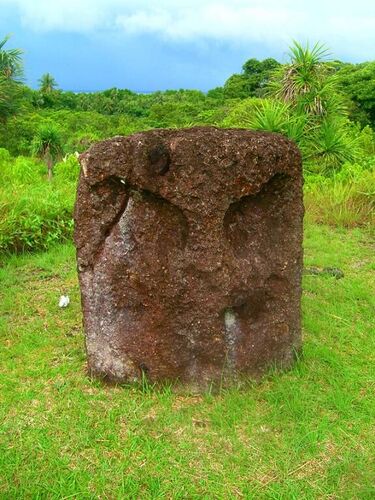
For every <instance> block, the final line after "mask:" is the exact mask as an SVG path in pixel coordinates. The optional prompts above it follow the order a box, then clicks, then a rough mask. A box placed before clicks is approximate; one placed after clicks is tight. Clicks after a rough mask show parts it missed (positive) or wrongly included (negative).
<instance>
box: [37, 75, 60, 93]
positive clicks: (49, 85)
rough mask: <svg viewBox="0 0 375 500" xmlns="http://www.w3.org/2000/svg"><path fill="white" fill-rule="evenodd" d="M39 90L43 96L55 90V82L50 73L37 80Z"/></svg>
mask: <svg viewBox="0 0 375 500" xmlns="http://www.w3.org/2000/svg"><path fill="white" fill-rule="evenodd" d="M38 83H39V90H40V91H41V92H42V93H43V94H50V93H51V92H53V91H54V90H56V88H57V82H56V80H55V79H54V77H53V76H52V75H51V73H44V75H42V76H41V77H40V78H39V80H38Z"/></svg>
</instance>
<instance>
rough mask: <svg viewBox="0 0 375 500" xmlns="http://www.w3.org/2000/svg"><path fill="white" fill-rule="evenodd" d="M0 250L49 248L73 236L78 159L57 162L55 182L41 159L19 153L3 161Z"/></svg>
mask: <svg viewBox="0 0 375 500" xmlns="http://www.w3.org/2000/svg"><path fill="white" fill-rule="evenodd" d="M0 172H1V174H2V179H3V183H2V185H1V187H0V200H1V201H0V252H2V253H4V252H23V251H25V250H40V249H46V248H48V247H49V246H50V245H51V244H52V243H55V242H61V241H65V240H67V239H70V238H71V236H72V230H73V219H72V211H73V204H74V199H75V186H76V179H77V173H78V164H77V160H76V159H75V158H74V157H73V158H71V157H70V158H68V161H67V162H66V163H63V162H62V163H61V164H58V165H57V173H56V177H55V178H54V179H53V181H52V182H48V181H47V178H46V172H45V166H44V165H43V163H42V162H40V161H37V160H33V159H30V158H23V157H19V158H17V159H15V160H11V161H9V160H8V161H4V160H1V161H0Z"/></svg>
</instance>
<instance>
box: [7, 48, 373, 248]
mask: <svg viewBox="0 0 375 500" xmlns="http://www.w3.org/2000/svg"><path fill="white" fill-rule="evenodd" d="M6 42H7V38H5V39H4V40H3V41H2V42H1V43H0V73H1V75H2V76H1V79H0V117H1V119H2V122H3V126H2V127H1V129H0V148H3V149H0V171H1V173H2V178H3V182H2V184H1V186H0V194H1V202H0V216H1V218H0V229H1V231H0V252H9V251H23V250H26V249H27V250H33V249H34V250H35V249H38V248H47V247H48V246H49V244H50V243H52V242H56V241H64V240H65V239H66V238H69V237H70V235H71V231H72V218H71V214H72V209H73V202H74V193H75V183H76V178H77V173H78V166H77V161H76V159H75V156H74V154H77V153H79V152H82V151H84V150H86V149H87V148H88V147H89V146H90V145H91V144H92V143H93V142H95V141H98V140H101V139H104V138H108V137H111V136H114V135H128V134H130V133H133V132H136V131H140V130H147V129H150V128H155V127H189V126H193V125H216V126H218V127H241V128H251V129H258V130H269V131H273V132H278V133H282V134H284V135H286V136H288V137H289V138H291V139H293V140H295V141H296V142H297V144H298V145H299V147H300V149H301V152H302V155H303V160H304V169H305V181H306V182H305V193H306V196H305V201H306V206H307V217H309V218H310V219H311V220H315V221H317V222H324V223H327V224H333V225H337V224H338V225H344V226H349V227H351V226H354V225H362V226H363V225H364V226H370V225H371V223H372V222H373V213H374V198H375V133H374V130H373V128H372V127H373V125H374V103H375V83H374V82H375V78H374V75H375V73H374V71H375V69H374V68H375V66H374V64H375V63H372V62H370V63H362V64H359V65H353V64H344V63H341V62H337V61H333V62H332V61H329V60H328V59H327V57H328V54H327V51H326V49H325V48H324V47H323V46H321V45H319V44H316V45H315V46H313V47H312V48H309V47H308V46H306V47H304V46H301V45H300V44H298V43H296V42H295V43H294V44H293V45H292V47H291V52H290V60H289V62H288V63H287V64H280V63H278V62H277V61H275V60H274V59H265V60H264V61H258V60H256V59H249V60H248V61H246V62H245V63H244V65H243V71H242V73H239V74H235V75H233V76H231V77H230V78H229V79H228V80H227V81H226V82H225V84H224V85H223V87H218V88H216V89H213V90H211V91H209V92H207V94H204V93H203V92H200V91H197V90H176V91H173V90H170V91H165V92H154V93H152V94H137V93H134V92H131V91H130V90H121V89H109V90H107V91H104V92H95V93H73V92H65V91H62V90H59V89H58V84H57V82H56V81H55V79H54V78H53V76H52V75H50V74H49V73H46V74H44V75H42V76H41V78H40V80H39V84H40V88H39V89H38V90H32V89H30V88H28V87H27V86H25V85H23V84H22V75H23V73H22V58H21V54H22V53H21V51H20V50H17V49H12V50H9V51H8V50H6ZM63 158H64V161H63ZM56 162H59V163H57V164H56ZM53 172H54V173H55V175H53ZM47 173H48V176H47ZM47 177H48V179H49V180H50V181H51V182H46V178H47Z"/></svg>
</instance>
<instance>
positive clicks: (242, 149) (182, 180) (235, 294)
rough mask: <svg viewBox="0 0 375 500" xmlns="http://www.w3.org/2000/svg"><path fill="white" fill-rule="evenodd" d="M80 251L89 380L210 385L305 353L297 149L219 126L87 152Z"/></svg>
mask: <svg viewBox="0 0 375 500" xmlns="http://www.w3.org/2000/svg"><path fill="white" fill-rule="evenodd" d="M80 163H81V176H80V181H79V187H78V195H77V202H76V208H75V244H76V247H77V256H78V270H79V281H80V287H81V293H82V306H83V317H84V329H85V335H86V347H87V355H88V367H89V372H90V373H91V374H92V375H94V376H98V377H101V378H104V379H106V380H109V381H114V382H130V381H137V380H140V379H141V378H142V377H144V376H147V378H148V379H149V380H150V381H152V382H158V381H180V382H183V383H186V384H189V385H191V386H198V387H201V388H204V387H206V386H207V385H208V384H211V383H216V382H221V383H222V382H224V383H225V382H226V381H229V380H232V379H238V378H239V377H243V376H251V377H253V376H257V375H259V374H261V373H262V372H264V370H265V369H267V368H268V367H269V366H270V365H274V364H276V365H279V366H282V367H288V366H289V365H290V364H291V363H292V360H293V358H294V353H295V352H296V351H299V349H300V346H301V323H300V315H301V313H300V299H301V268H302V218H303V204H302V172H301V158H300V154H299V152H298V150H297V148H296V146H295V145H294V144H293V143H291V142H290V141H288V140H287V139H285V138H284V137H282V136H280V135H276V134H270V133H259V132H250V131H246V130H234V129H232V130H225V129H216V128H211V127H207V128H192V129H184V130H153V131H148V132H143V133H138V134H134V135H132V136H130V137H115V138H113V139H111V140H108V141H104V142H101V143H98V144H96V145H94V146H92V147H91V148H90V149H89V151H88V152H87V153H84V154H83V155H81V157H80Z"/></svg>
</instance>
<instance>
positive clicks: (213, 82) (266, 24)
mask: <svg viewBox="0 0 375 500" xmlns="http://www.w3.org/2000/svg"><path fill="white" fill-rule="evenodd" d="M7 33H11V34H12V39H11V40H10V42H8V46H9V47H11V46H14V47H21V48H23V49H24V51H25V55H24V59H25V69H26V77H27V83H29V84H30V85H31V86H33V87H35V86H36V85H37V80H38V78H39V77H40V75H41V74H42V73H46V72H50V73H52V74H53V75H54V77H55V78H56V80H57V82H58V83H59V86H60V88H62V89H64V90H74V91H78V90H87V91H89V90H101V89H105V88H110V87H119V88H129V89H131V90H134V91H153V90H164V89H167V88H196V89H201V90H208V89H210V88H213V87H216V86H218V85H222V84H223V83H224V81H225V80H226V78H228V76H230V75H231V74H232V73H234V72H239V71H240V69H241V66H242V64H243V63H244V62H245V61H246V60H247V59H249V58H251V57H256V58H258V59H263V58H265V57H274V58H276V59H278V60H280V61H286V60H287V53H288V44H289V43H290V41H291V40H292V39H293V38H295V39H297V40H299V41H301V42H305V41H307V40H308V41H310V43H314V42H315V41H322V42H324V43H325V44H326V45H327V46H328V47H329V48H330V49H331V52H332V54H333V56H334V58H336V59H341V60H345V61H352V62H360V61H366V60H370V59H375V53H374V52H375V51H374V48H375V0H356V1H353V0H352V1H346V0H315V1H312V0H311V1H304V0H300V1H291V0H230V1H228V0H221V1H220V0H199V1H198V0H157V1H155V0H63V1H60V0H0V38H2V37H3V36H4V35H5V34H7Z"/></svg>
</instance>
